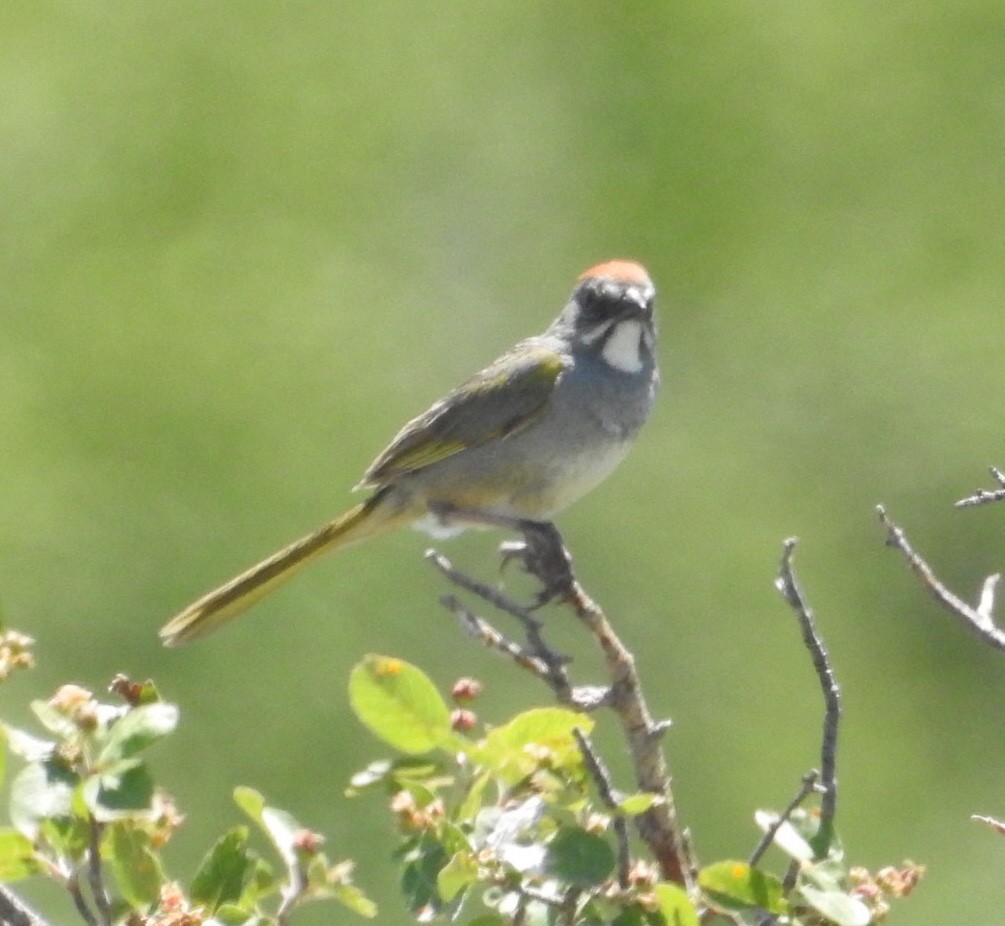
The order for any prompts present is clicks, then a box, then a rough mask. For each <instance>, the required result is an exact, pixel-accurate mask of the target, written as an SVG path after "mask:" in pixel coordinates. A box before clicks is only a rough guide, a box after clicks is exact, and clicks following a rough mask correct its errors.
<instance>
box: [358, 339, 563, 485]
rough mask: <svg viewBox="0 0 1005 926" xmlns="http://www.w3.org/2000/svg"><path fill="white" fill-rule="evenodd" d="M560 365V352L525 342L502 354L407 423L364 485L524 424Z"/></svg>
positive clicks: (539, 407)
mask: <svg viewBox="0 0 1005 926" xmlns="http://www.w3.org/2000/svg"><path fill="white" fill-rule="evenodd" d="M562 369H563V363H562V358H561V356H560V355H559V354H557V353H555V351H553V350H549V349H548V348H546V347H533V346H522V347H520V348H518V349H517V350H515V351H513V352H512V353H509V354H506V355H504V356H502V357H500V358H499V359H498V360H496V361H495V362H494V363H493V364H491V365H490V366H488V367H486V368H485V369H484V370H482V371H481V372H480V373H476V374H475V375H474V376H473V377H471V379H469V380H468V381H467V382H466V383H464V384H462V385H460V386H458V387H457V388H456V389H454V390H453V391H452V392H450V393H449V394H448V395H447V396H446V397H445V398H443V399H441V400H440V401H439V402H437V403H436V404H435V405H433V406H432V408H430V409H429V411H427V412H426V413H425V414H422V415H420V416H419V417H418V418H413V419H412V420H411V421H410V422H409V423H408V424H406V425H405V427H403V428H402V429H401V431H400V432H399V433H398V435H397V437H395V439H394V440H393V441H391V444H390V446H389V447H388V448H387V449H386V450H385V451H384V452H383V453H381V454H380V456H379V457H377V459H376V460H374V461H373V463H372V464H370V468H369V469H368V470H367V471H366V474H365V475H364V476H363V479H362V481H361V482H360V485H361V486H371V487H372V486H380V485H385V484H386V483H388V482H391V481H393V480H394V479H395V478H396V477H397V476H402V475H405V474H406V473H414V472H415V471H416V470H420V469H423V468H424V467H426V466H430V465H431V464H433V463H437V462H439V461H440V460H443V459H446V458H447V457H449V456H453V454H455V453H459V452H460V451H462V450H465V449H466V448H468V447H477V446H478V445H479V444H484V443H485V442H486V441H490V440H497V439H499V438H502V437H505V436H507V435H509V434H513V433H515V432H517V431H519V430H521V429H522V428H525V427H526V426H527V425H528V424H530V423H531V422H532V421H534V419H535V418H537V416H538V415H539V414H540V413H541V412H542V411H543V410H544V407H545V404H546V403H547V401H548V398H549V396H550V395H551V392H552V389H554V387H555V383H556V382H557V380H558V377H559V375H560V374H561V372H562Z"/></svg>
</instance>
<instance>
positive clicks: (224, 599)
mask: <svg viewBox="0 0 1005 926" xmlns="http://www.w3.org/2000/svg"><path fill="white" fill-rule="evenodd" d="M389 493H390V490H389V489H384V490H382V491H380V492H377V494H376V495H373V496H372V497H371V498H369V499H367V500H366V501H365V502H363V503H362V504H359V505H357V506H356V507H355V508H351V509H349V511H347V512H346V513H345V514H344V515H342V516H341V517H340V518H336V519H335V520H334V521H330V522H329V523H328V524H325V525H323V526H322V527H319V528H318V529H317V530H316V531H314V532H313V533H311V534H308V535H307V536H306V537H302V538H301V539H300V540H297V541H296V542H294V543H291V544H290V545H289V546H288V547H284V548H283V549H282V550H280V551H279V552H278V553H273V554H272V556H270V557H269V558H268V559H266V560H263V561H262V562H260V563H258V565H256V566H252V567H251V568H250V569H249V570H247V571H246V572H242V573H241V574H240V575H239V576H236V577H235V578H233V579H231V580H230V581H229V582H228V583H227V584H226V585H221V586H220V587H219V588H217V589H215V590H214V591H211V592H209V593H208V594H205V595H203V596H202V598H200V599H199V600H198V601H196V602H193V603H192V604H190V605H189V606H188V607H187V608H185V610H184V611H181V612H180V613H179V614H177V615H175V616H174V617H173V618H171V620H169V621H168V622H167V623H166V624H165V625H164V626H163V627H162V628H161V630H160V638H161V640H162V641H163V642H164V645H165V646H179V645H180V644H182V643H187V642H188V641H189V640H194V639H196V638H197V637H201V636H204V635H205V634H207V633H209V632H210V631H213V630H216V628H217V627H219V626H220V625H221V624H223V623H225V622H227V621H229V620H231V618H234V617H237V616H238V615H239V614H243V613H244V612H245V611H246V610H247V609H248V608H250V607H251V606H252V605H253V604H255V603H256V602H257V601H258V600H259V599H261V598H263V597H265V596H266V595H267V594H269V592H271V591H272V590H273V589H274V588H275V587H276V586H277V585H280V584H281V583H283V582H285V581H286V580H287V579H289V578H291V577H292V576H293V575H295V574H296V573H297V572H299V570H300V569H301V568H302V567H303V566H306V565H307V564H308V563H310V562H312V561H313V560H314V559H316V558H317V557H319V556H321V555H322V554H324V553H329V552H331V551H333V550H337V549H339V548H340V547H345V546H349V545H350V544H353V543H359V542H360V541H363V540H367V539H369V538H370V537H375V536H377V535H378V534H382V533H384V532H385V531H388V530H391V528H393V527H396V526H398V525H399V524H401V523H402V522H404V521H407V520H409V519H411V518H412V517H413V516H414V515H413V513H412V512H411V511H409V510H408V509H407V508H404V507H402V506H401V505H399V504H395V503H394V502H393V501H392V500H391V499H389V498H388V495H389Z"/></svg>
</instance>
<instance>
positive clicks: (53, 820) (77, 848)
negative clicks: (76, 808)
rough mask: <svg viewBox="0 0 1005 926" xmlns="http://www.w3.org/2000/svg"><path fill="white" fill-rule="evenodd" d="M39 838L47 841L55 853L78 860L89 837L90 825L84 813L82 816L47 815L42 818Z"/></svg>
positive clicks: (81, 856)
mask: <svg viewBox="0 0 1005 926" xmlns="http://www.w3.org/2000/svg"><path fill="white" fill-rule="evenodd" d="M40 839H42V840H44V841H45V842H47V843H49V845H50V846H52V848H53V850H54V851H55V852H56V854H57V855H61V856H63V857H64V858H67V859H69V860H71V861H79V860H80V859H82V858H83V857H84V853H85V852H86V851H87V848H88V846H89V845H90V839H91V827H90V823H89V821H88V820H87V818H86V813H85V814H84V815H83V816H78V815H74V816H72V817H49V818H47V819H45V820H43V821H42V826H41V836H40Z"/></svg>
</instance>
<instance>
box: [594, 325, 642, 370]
mask: <svg viewBox="0 0 1005 926" xmlns="http://www.w3.org/2000/svg"><path fill="white" fill-rule="evenodd" d="M641 345H642V322H640V321H638V320H637V319H634V318H630V319H626V320H625V321H621V322H618V323H617V325H616V326H615V328H614V330H613V331H612V332H611V333H610V335H609V336H608V338H607V342H606V343H605V344H604V349H603V350H602V351H601V352H600V356H601V357H603V358H604V360H606V361H607V362H608V363H609V364H610V365H611V366H612V367H614V369H616V370H621V372H622V373H641V372H642V365H643V364H642V350H641Z"/></svg>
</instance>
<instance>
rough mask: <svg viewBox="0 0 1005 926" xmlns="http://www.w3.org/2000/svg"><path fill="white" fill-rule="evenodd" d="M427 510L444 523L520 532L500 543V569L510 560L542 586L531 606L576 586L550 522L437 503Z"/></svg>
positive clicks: (569, 561)
mask: <svg viewBox="0 0 1005 926" xmlns="http://www.w3.org/2000/svg"><path fill="white" fill-rule="evenodd" d="M429 509H430V511H431V512H432V513H433V514H434V515H435V516H436V517H437V518H438V519H439V520H440V521H442V522H443V523H444V524H451V523H456V524H467V525H471V526H478V527H500V528H502V529H503V530H511V531H516V532H517V533H520V534H522V535H523V539H522V540H507V541H505V542H504V543H502V544H500V546H499V550H500V552H501V553H502V568H503V569H505V568H506V566H507V565H508V564H509V563H510V562H512V561H513V560H517V561H519V563H520V565H521V566H523V568H524V569H525V570H526V571H527V572H528V573H530V575H532V576H534V577H535V578H536V579H537V580H538V581H539V582H540V583H541V585H542V588H541V591H540V592H538V594H537V596H536V600H535V601H534V604H533V605H532V606H531V607H533V608H540V607H541V606H543V605H545V604H547V603H548V602H550V601H554V600H556V599H564V598H568V597H569V596H570V595H571V594H572V591H573V587H574V585H575V581H576V579H575V576H574V575H573V572H572V557H571V556H570V555H569V551H568V550H566V548H565V544H564V542H563V541H562V535H561V534H560V533H559V532H558V528H556V527H555V525H554V524H552V523H551V522H550V521H532V520H529V519H527V518H513V517H509V516H508V515H504V514H496V513H494V512H489V511H476V510H469V509H464V508H458V507H456V506H454V505H449V504H445V503H442V502H437V503H435V504H430V506H429Z"/></svg>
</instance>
